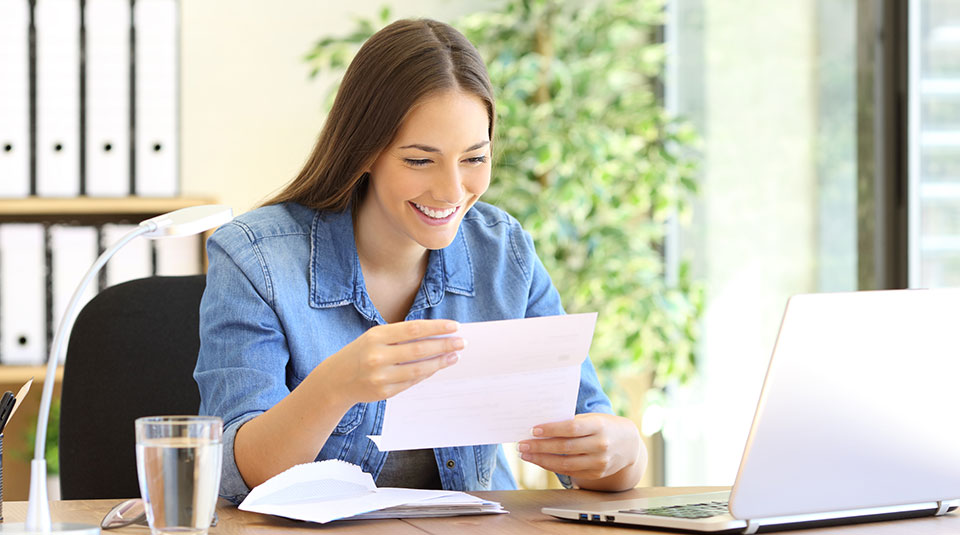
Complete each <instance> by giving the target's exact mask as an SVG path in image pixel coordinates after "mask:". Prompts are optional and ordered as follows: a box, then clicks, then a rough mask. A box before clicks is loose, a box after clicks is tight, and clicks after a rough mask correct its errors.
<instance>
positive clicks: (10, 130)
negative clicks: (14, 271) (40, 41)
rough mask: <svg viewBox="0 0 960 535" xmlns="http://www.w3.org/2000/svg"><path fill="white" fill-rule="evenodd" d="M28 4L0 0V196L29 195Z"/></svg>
mask: <svg viewBox="0 0 960 535" xmlns="http://www.w3.org/2000/svg"><path fill="white" fill-rule="evenodd" d="M29 28H30V4H29V3H28V0H0V177H2V179H0V197H26V196H27V195H29V194H30V147H29V144H30V47H29V44H30V41H29V39H30V35H29Z"/></svg>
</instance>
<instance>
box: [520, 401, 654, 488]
mask: <svg viewBox="0 0 960 535" xmlns="http://www.w3.org/2000/svg"><path fill="white" fill-rule="evenodd" d="M533 435H534V436H535V437H537V438H534V439H530V440H524V441H521V442H520V443H519V444H518V448H519V450H520V453H521V458H522V459H523V460H525V461H528V462H531V463H533V464H536V465H538V466H541V467H543V468H545V469H547V470H550V471H553V472H556V473H558V474H565V475H568V476H570V477H572V478H573V479H574V480H575V482H576V483H577V485H578V486H580V487H582V488H591V489H595V490H625V489H629V488H633V487H634V486H636V484H637V482H638V481H639V479H640V476H641V475H642V474H643V470H644V468H645V467H646V464H647V450H646V447H645V446H644V445H643V442H642V441H641V440H640V431H639V430H638V429H637V426H636V425H634V423H633V422H632V421H631V420H629V419H627V418H623V417H621V416H614V415H612V414H602V413H589V414H577V415H576V416H574V418H573V419H572V420H567V421H563V422H554V423H549V424H541V425H538V426H536V427H534V428H533Z"/></svg>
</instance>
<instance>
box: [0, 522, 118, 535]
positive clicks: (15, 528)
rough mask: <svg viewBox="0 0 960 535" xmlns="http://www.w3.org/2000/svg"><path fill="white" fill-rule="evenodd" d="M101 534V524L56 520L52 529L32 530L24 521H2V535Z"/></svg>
mask: <svg viewBox="0 0 960 535" xmlns="http://www.w3.org/2000/svg"><path fill="white" fill-rule="evenodd" d="M41 534H43V535H100V526H91V525H88V524H74V523H68V522H54V523H53V524H51V525H50V531H31V530H29V529H27V525H26V524H25V523H24V522H16V523H13V524H8V523H6V522H4V523H0V535H41Z"/></svg>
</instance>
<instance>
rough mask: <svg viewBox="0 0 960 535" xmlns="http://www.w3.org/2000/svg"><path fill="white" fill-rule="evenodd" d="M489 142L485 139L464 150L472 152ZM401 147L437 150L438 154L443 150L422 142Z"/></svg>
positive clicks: (428, 150) (426, 150)
mask: <svg viewBox="0 0 960 535" xmlns="http://www.w3.org/2000/svg"><path fill="white" fill-rule="evenodd" d="M489 144H490V141H489V140H484V141H481V142H479V143H474V144H473V145H470V147H468V148H467V150H465V151H463V152H470V151H472V150H477V149H479V148H481V147H483V146H485V145H489ZM400 148H401V149H418V150H422V151H423V152H436V153H438V154H439V153H440V152H442V151H441V150H440V149H438V148H436V147H431V146H430V145H421V144H420V143H413V144H410V145H404V146H402V147H400Z"/></svg>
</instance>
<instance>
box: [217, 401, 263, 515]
mask: <svg viewBox="0 0 960 535" xmlns="http://www.w3.org/2000/svg"><path fill="white" fill-rule="evenodd" d="M257 414H259V413H257ZM257 414H247V415H245V416H243V417H241V418H240V419H238V420H235V421H234V422H233V423H232V424H230V425H228V426H227V427H226V428H225V429H224V430H223V469H222V471H221V472H220V496H221V497H223V498H226V499H227V500H230V501H231V502H233V504H234V505H240V502H242V501H243V499H244V498H246V497H247V494H249V493H250V487H248V486H247V483H246V482H245V481H244V480H243V476H241V475H240V469H239V468H237V460H236V458H235V457H234V456H233V443H234V441H235V439H236V438H237V430H238V429H240V426H241V425H243V424H245V423H247V422H248V421H250V420H252V419H253V418H254V417H255V416H256V415H257Z"/></svg>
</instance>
